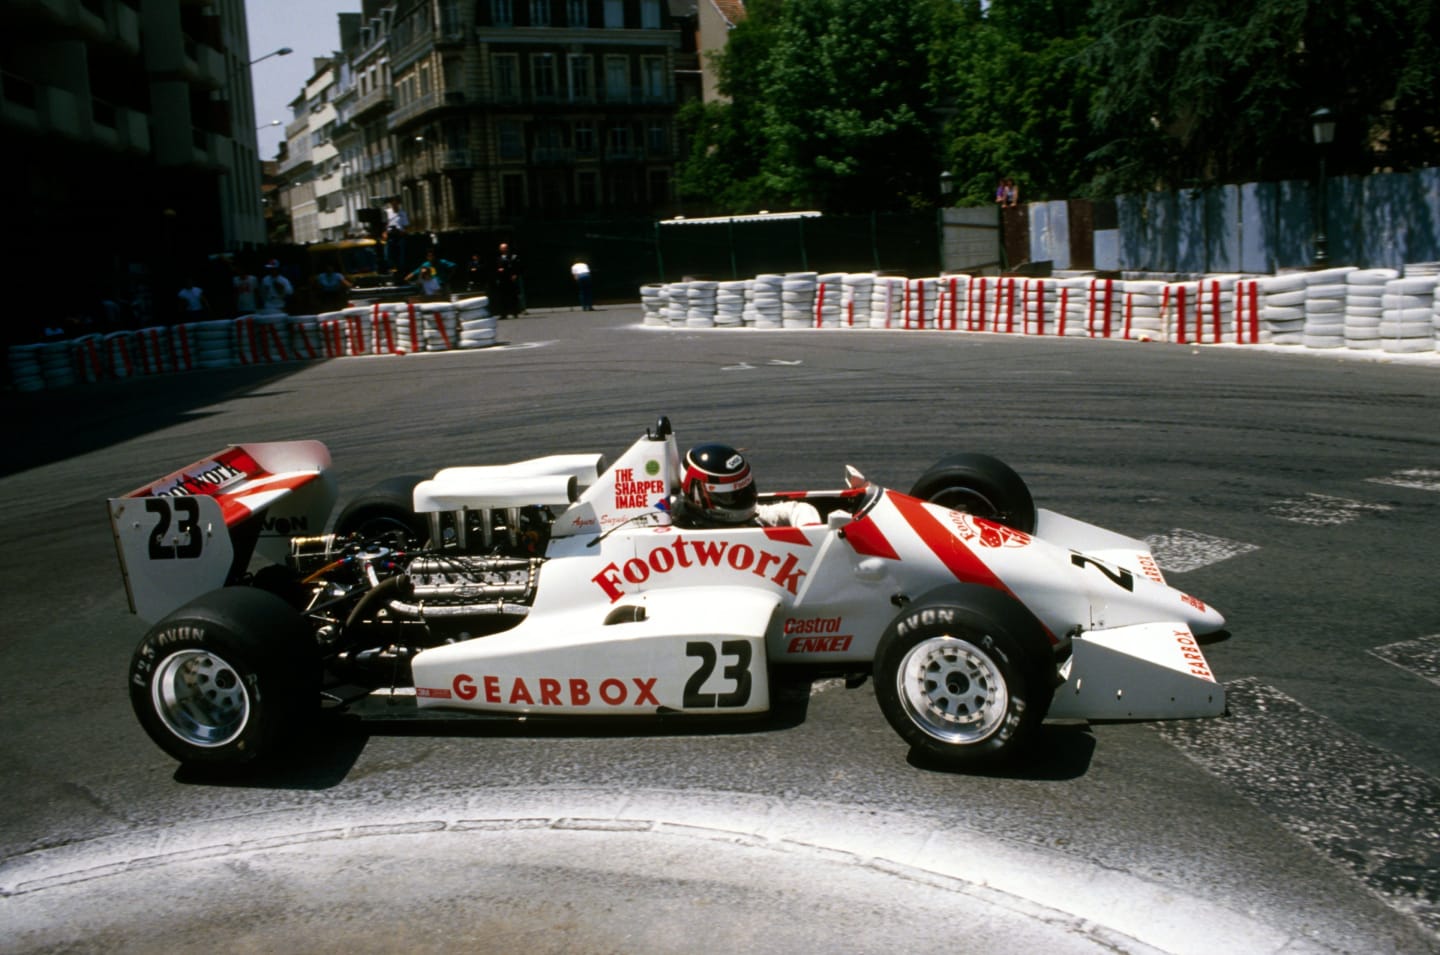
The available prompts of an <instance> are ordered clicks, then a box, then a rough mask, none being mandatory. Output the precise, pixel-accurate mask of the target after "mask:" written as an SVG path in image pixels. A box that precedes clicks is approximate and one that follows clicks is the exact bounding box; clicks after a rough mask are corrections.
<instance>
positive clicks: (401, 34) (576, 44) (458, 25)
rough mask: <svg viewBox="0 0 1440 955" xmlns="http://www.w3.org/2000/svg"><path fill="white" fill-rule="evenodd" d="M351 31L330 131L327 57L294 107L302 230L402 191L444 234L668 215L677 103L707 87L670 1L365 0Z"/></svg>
mask: <svg viewBox="0 0 1440 955" xmlns="http://www.w3.org/2000/svg"><path fill="white" fill-rule="evenodd" d="M344 16H347V15H342V18H343V17H344ZM341 32H342V47H341V49H340V50H339V51H338V52H337V53H336V54H335V56H334V58H333V60H332V62H331V65H330V67H329V74H328V76H329V79H328V80H325V81H324V82H326V83H328V84H329V86H328V87H326V88H328V89H329V90H330V91H331V92H330V95H329V98H328V102H329V104H330V106H331V107H332V108H333V110H334V122H333V125H332V126H331V127H330V128H329V133H328V138H327V133H326V131H325V129H326V127H325V124H324V123H323V122H322V121H321V117H322V115H324V114H322V113H321V112H317V102H318V101H319V100H320V99H322V98H324V96H323V95H322V94H321V92H320V89H321V85H320V84H321V76H322V71H320V70H318V69H317V72H316V76H315V78H314V79H312V82H311V84H309V85H307V88H306V90H305V91H304V93H303V94H302V96H301V97H298V98H297V100H296V102H295V103H294V104H292V110H293V111H294V113H295V119H294V121H293V122H292V124H291V126H290V127H289V128H287V139H288V140H289V150H290V155H289V157H288V159H287V162H286V164H285V165H284V167H283V172H284V174H285V175H286V176H287V178H290V179H291V184H290V187H289V189H290V194H291V198H290V201H289V206H290V208H291V212H292V216H293V217H294V221H295V240H296V241H299V242H305V241H315V240H316V239H318V238H335V237H338V234H339V233H340V232H342V231H346V230H348V232H349V233H351V234H355V233H358V232H360V231H362V230H364V229H365V228H367V227H372V228H373V227H375V226H376V225H378V224H379V220H377V216H380V215H381V214H382V213H381V212H380V210H381V209H382V207H383V205H384V203H385V202H386V201H387V200H389V199H392V198H393V199H398V200H399V201H400V203H401V204H402V205H403V206H404V207H405V209H406V210H407V213H408V214H409V216H410V219H411V223H412V229H414V230H416V231H424V232H435V233H445V232H453V231H457V230H466V229H481V230H497V229H504V228H505V227H506V226H507V225H509V224H512V223H514V222H517V221H520V220H522V219H523V220H526V221H533V220H536V219H546V218H569V219H574V218H584V217H591V216H595V217H600V216H605V217H611V216H630V215H657V214H658V215H663V214H667V213H668V211H669V209H670V204H671V199H672V187H671V181H672V178H673V174H674V164H675V161H676V158H677V156H678V155H679V144H678V143H677V142H676V135H675V124H674V117H675V111H676V109H677V106H678V104H679V103H680V102H681V101H682V100H683V99H685V98H687V97H698V96H699V85H700V84H699V69H698V65H699V62H698V58H697V56H696V53H695V37H694V31H693V29H686V28H685V20H684V19H683V18H677V16H676V15H675V13H674V12H672V10H671V4H670V3H667V2H666V0H400V2H391V3H383V2H379V0H364V3H363V7H362V10H361V13H360V17H359V21H358V24H357V25H356V28H355V29H354V30H353V31H349V32H348V34H347V30H346V27H345V24H344V21H343V19H342V26H341ZM302 140H303V141H302ZM322 154H323V155H324V156H325V157H333V159H334V162H335V165H336V172H335V174H334V175H335V183H334V184H327V183H326V181H325V179H326V176H327V172H326V168H327V167H326V165H325V164H326V163H328V162H329V161H330V159H329V158H321V156H322ZM332 185H333V188H334V189H335V190H336V191H334V192H327V189H330V188H332ZM327 196H333V197H334V198H327ZM312 206H313V214H314V216H315V217H316V219H317V223H316V226H315V227H314V228H313V229H312V228H310V227H309V226H308V225H306V226H303V227H302V224H301V223H302V217H308V216H310V215H311V211H312ZM341 210H343V218H344V220H345V221H344V222H343V223H342V222H341V221H340V220H341V218H342V214H341ZM330 211H333V212H335V213H336V215H334V216H333V217H332V218H329V219H326V218H325V217H326V216H327V214H328V212H330ZM320 220H323V222H322V221H320ZM327 223H328V224H327Z"/></svg>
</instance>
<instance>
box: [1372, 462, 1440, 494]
mask: <svg viewBox="0 0 1440 955" xmlns="http://www.w3.org/2000/svg"><path fill="white" fill-rule="evenodd" d="M1365 480H1367V481H1369V482H1370V483H1371V484H1387V485H1389V486H1390V487H1408V488H1413V489H1414V490H1417V491H1440V471H1435V470H1431V469H1430V468H1408V469H1406V470H1403V471H1391V472H1390V474H1389V475H1388V476H1386V477H1378V478H1366V479H1365Z"/></svg>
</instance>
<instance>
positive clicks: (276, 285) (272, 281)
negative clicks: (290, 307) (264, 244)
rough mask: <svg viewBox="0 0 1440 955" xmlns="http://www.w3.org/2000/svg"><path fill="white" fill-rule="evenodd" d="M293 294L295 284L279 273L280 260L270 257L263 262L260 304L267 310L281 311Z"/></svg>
mask: <svg viewBox="0 0 1440 955" xmlns="http://www.w3.org/2000/svg"><path fill="white" fill-rule="evenodd" d="M294 294H295V286H293V285H291V284H290V280H289V279H287V278H286V277H285V276H283V275H281V274H280V262H279V261H278V260H276V259H271V260H270V261H269V262H266V263H265V277H264V278H263V279H261V280H260V296H261V304H263V305H264V306H265V311H267V312H283V311H285V306H286V304H287V303H288V302H289V300H290V296H292V295H294Z"/></svg>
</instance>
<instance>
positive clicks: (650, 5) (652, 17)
mask: <svg viewBox="0 0 1440 955" xmlns="http://www.w3.org/2000/svg"><path fill="white" fill-rule="evenodd" d="M640 26H641V27H642V28H644V29H646V30H658V29H660V0H640Z"/></svg>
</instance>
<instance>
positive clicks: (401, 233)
mask: <svg viewBox="0 0 1440 955" xmlns="http://www.w3.org/2000/svg"><path fill="white" fill-rule="evenodd" d="M386 206H387V211H386V214H385V264H386V265H388V266H389V267H390V271H391V272H392V273H393V274H395V275H396V276H398V275H400V273H401V272H403V271H404V270H405V233H406V232H407V231H409V229H410V216H409V215H407V214H406V212H405V209H404V208H403V207H402V206H401V205H400V198H399V197H398V196H397V197H395V198H394V199H391V200H390V201H389V202H388V203H387V204H386Z"/></svg>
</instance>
